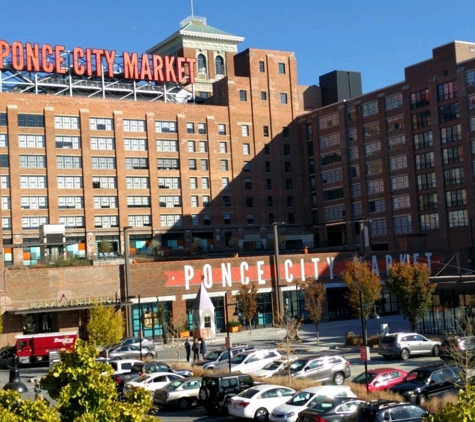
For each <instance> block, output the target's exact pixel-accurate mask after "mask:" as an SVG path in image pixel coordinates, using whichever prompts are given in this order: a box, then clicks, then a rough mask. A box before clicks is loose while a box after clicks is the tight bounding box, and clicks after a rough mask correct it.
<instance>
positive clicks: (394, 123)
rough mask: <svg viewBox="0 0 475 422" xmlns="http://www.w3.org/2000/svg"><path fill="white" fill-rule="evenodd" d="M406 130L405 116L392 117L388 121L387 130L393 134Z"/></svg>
mask: <svg viewBox="0 0 475 422" xmlns="http://www.w3.org/2000/svg"><path fill="white" fill-rule="evenodd" d="M403 128H404V115H402V114H401V115H400V116H396V117H392V118H390V119H387V120H386V130H387V131H388V132H392V131H393V130H399V129H403Z"/></svg>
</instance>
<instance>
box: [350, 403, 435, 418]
mask: <svg viewBox="0 0 475 422" xmlns="http://www.w3.org/2000/svg"><path fill="white" fill-rule="evenodd" d="M429 415H430V413H429V412H428V411H427V410H426V409H424V408H422V407H420V406H418V405H417V404H411V403H405V402H394V401H389V400H373V401H369V402H366V403H363V404H360V405H359V407H358V409H356V412H355V413H353V414H352V415H351V416H350V417H349V419H348V420H349V421H350V422H385V421H401V422H402V421H404V422H422V421H423V420H424V419H423V418H425V417H427V416H429Z"/></svg>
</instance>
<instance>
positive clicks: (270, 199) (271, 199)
mask: <svg viewBox="0 0 475 422" xmlns="http://www.w3.org/2000/svg"><path fill="white" fill-rule="evenodd" d="M267 206H268V207H271V208H272V207H273V206H274V198H273V197H272V196H268V197H267Z"/></svg>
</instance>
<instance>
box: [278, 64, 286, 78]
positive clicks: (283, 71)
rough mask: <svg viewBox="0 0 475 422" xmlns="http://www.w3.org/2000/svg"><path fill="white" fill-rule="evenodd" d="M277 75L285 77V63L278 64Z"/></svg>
mask: <svg viewBox="0 0 475 422" xmlns="http://www.w3.org/2000/svg"><path fill="white" fill-rule="evenodd" d="M279 73H280V74H281V75H285V63H279Z"/></svg>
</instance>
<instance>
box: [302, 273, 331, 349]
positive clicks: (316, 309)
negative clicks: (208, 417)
mask: <svg viewBox="0 0 475 422" xmlns="http://www.w3.org/2000/svg"><path fill="white" fill-rule="evenodd" d="M300 290H301V291H302V292H303V299H304V302H305V310H306V311H307V312H308V317H309V319H310V321H312V322H313V323H314V324H315V329H316V333H317V341H320V336H319V334H318V324H319V323H320V320H321V319H322V314H323V302H324V301H325V287H324V286H323V283H320V282H318V281H317V280H313V281H311V280H305V281H304V282H302V283H300Z"/></svg>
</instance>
